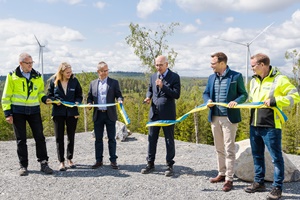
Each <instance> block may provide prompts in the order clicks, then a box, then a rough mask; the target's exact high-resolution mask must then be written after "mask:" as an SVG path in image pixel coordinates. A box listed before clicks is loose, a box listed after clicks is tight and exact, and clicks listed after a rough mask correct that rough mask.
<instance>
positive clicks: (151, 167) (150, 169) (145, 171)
mask: <svg viewBox="0 0 300 200" xmlns="http://www.w3.org/2000/svg"><path fill="white" fill-rule="evenodd" d="M154 170H155V167H154V164H150V163H148V165H147V166H146V167H145V168H144V169H142V170H141V173H142V174H149V173H151V172H153V171H154Z"/></svg>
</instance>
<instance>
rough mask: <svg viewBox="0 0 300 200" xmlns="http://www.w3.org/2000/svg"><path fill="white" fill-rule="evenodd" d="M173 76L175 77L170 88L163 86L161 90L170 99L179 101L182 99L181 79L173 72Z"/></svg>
mask: <svg viewBox="0 0 300 200" xmlns="http://www.w3.org/2000/svg"><path fill="white" fill-rule="evenodd" d="M172 76H173V77H174V78H173V80H172V83H170V87H168V86H166V85H163V86H162V88H161V90H162V91H163V92H164V93H165V94H166V95H168V96H169V97H171V98H173V99H179V97H180V89H181V84H180V77H179V75H178V74H176V73H174V72H172Z"/></svg>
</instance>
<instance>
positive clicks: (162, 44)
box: [125, 23, 179, 72]
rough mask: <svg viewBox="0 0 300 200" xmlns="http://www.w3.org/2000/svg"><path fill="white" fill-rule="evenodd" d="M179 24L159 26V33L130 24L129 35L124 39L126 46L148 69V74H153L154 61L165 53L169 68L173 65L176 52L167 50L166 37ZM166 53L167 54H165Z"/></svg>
mask: <svg viewBox="0 0 300 200" xmlns="http://www.w3.org/2000/svg"><path fill="white" fill-rule="evenodd" d="M176 26H179V23H171V24H170V25H169V26H167V27H165V26H164V25H160V26H159V29H160V30H159V31H153V30H151V29H146V28H145V27H140V26H139V24H133V23H130V25H129V29H130V33H131V34H130V35H129V36H127V37H126V38H125V40H126V42H127V44H128V45H130V46H131V47H133V48H134V53H135V55H137V56H138V57H139V59H140V60H141V61H142V65H143V66H146V67H147V68H148V71H149V72H155V71H156V69H155V66H154V61H155V58H156V57H157V56H159V55H162V54H164V53H167V57H168V62H169V68H172V67H173V66H174V64H175V59H176V57H177V52H175V51H174V49H173V48H171V49H170V50H169V46H168V45H167V42H168V41H167V40H166V37H167V36H168V35H172V34H173V33H174V28H175V27H176ZM166 51H168V52H166Z"/></svg>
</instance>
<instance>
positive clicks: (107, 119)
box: [87, 61, 123, 169]
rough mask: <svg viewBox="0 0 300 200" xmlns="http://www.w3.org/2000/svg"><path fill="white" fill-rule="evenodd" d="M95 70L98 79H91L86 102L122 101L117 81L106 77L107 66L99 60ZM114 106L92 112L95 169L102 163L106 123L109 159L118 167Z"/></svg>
mask: <svg viewBox="0 0 300 200" xmlns="http://www.w3.org/2000/svg"><path fill="white" fill-rule="evenodd" d="M97 72H98V75H99V79H96V80H93V81H92V82H91V84H90V88H89V92H88V98H87V103H88V104H109V103H115V100H118V102H120V103H122V101H123V97H122V93H121V90H120V86H119V82H118V81H117V80H115V79H112V78H109V77H108V66H107V64H106V63H105V62H103V61H101V62H99V64H98V67H97ZM117 118H118V117H117V109H116V106H108V107H95V108H94V113H93V121H94V132H95V156H96V163H95V164H94V165H93V166H92V168H93V169H97V168H99V167H101V166H102V165H103V160H102V158H103V131H104V125H106V130H107V137H108V149H109V156H110V158H109V160H110V163H111V167H112V168H113V169H118V168H119V167H118V165H117V158H118V156H117V155H116V148H117V142H116V139H115V136H116V121H117Z"/></svg>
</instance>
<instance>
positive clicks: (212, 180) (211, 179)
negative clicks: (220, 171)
mask: <svg viewBox="0 0 300 200" xmlns="http://www.w3.org/2000/svg"><path fill="white" fill-rule="evenodd" d="M209 181H210V182H211V183H218V182H223V181H225V176H221V175H218V176H216V177H215V178H210V179H209Z"/></svg>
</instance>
